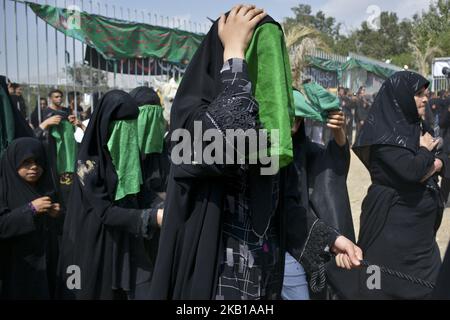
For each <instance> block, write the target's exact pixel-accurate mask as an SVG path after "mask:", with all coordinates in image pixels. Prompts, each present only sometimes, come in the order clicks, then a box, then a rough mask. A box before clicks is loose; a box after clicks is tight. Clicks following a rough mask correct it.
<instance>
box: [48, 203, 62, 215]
mask: <svg viewBox="0 0 450 320" xmlns="http://www.w3.org/2000/svg"><path fill="white" fill-rule="evenodd" d="M48 215H49V216H50V217H52V218H58V217H59V216H60V215H61V205H60V204H59V203H52V206H51V208H50V209H49V210H48Z"/></svg>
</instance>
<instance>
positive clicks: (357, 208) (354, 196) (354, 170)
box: [347, 152, 450, 256]
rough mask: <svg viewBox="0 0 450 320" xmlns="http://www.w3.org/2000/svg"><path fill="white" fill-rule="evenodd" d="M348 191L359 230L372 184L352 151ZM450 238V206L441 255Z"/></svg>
mask: <svg viewBox="0 0 450 320" xmlns="http://www.w3.org/2000/svg"><path fill="white" fill-rule="evenodd" d="M347 184H348V192H349V196H350V204H351V206H352V213H353V223H354V225H355V232H356V235H358V232H359V215H360V213H361V203H362V201H363V199H364V197H365V196H366V193H367V189H368V188H369V186H370V177H369V173H368V172H367V170H366V168H365V167H364V165H363V164H362V162H361V161H359V159H358V157H357V156H356V155H355V154H354V153H353V152H352V158H351V164H350V173H349V176H348V180H347ZM449 239H450V208H448V209H446V210H445V212H444V218H443V220H442V224H441V227H440V229H439V232H438V235H437V239H436V240H437V242H438V244H439V248H440V250H441V255H442V256H444V254H445V250H446V249H447V245H448V243H449Z"/></svg>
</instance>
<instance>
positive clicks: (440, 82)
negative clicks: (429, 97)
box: [431, 77, 450, 92]
mask: <svg viewBox="0 0 450 320" xmlns="http://www.w3.org/2000/svg"><path fill="white" fill-rule="evenodd" d="M431 90H432V91H433V92H439V91H441V90H450V78H447V77H434V78H433V82H432V89H431Z"/></svg>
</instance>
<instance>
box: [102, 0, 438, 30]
mask: <svg viewBox="0 0 450 320" xmlns="http://www.w3.org/2000/svg"><path fill="white" fill-rule="evenodd" d="M102 1H104V3H106V1H105V0H102ZM430 2H431V0H256V1H253V3H254V4H255V5H257V6H259V7H261V8H264V9H266V11H267V12H268V13H269V14H270V15H272V16H273V17H274V18H275V19H277V20H282V19H283V18H285V17H287V16H291V15H292V11H291V8H292V7H295V6H297V5H298V4H299V3H303V4H309V5H311V7H312V9H313V12H314V13H315V12H317V11H319V10H322V11H323V12H325V14H326V15H327V16H333V17H335V18H336V19H337V20H338V21H339V22H342V23H343V24H344V25H345V26H346V27H347V28H348V29H349V30H351V29H354V28H356V27H358V26H360V25H361V22H362V21H364V20H366V19H370V17H371V16H373V15H374V14H376V13H377V12H378V11H379V12H381V11H394V12H396V13H397V15H398V16H399V17H400V18H410V17H412V16H413V15H414V14H415V13H416V12H420V11H421V10H423V9H426V8H428V6H429V4H430ZM107 3H108V4H109V6H111V5H116V6H125V7H126V6H132V7H133V8H137V9H145V10H149V11H154V12H158V13H159V14H161V15H164V16H175V17H177V18H182V19H188V20H192V21H195V22H200V23H204V22H207V20H206V17H210V18H215V17H218V16H219V15H220V14H221V13H223V12H225V11H227V10H229V9H230V8H231V7H232V6H233V5H235V4H236V3H239V2H238V1H236V0H209V1H207V0H202V1H198V0H166V1H161V0H159V1H154V0H151V1H148V0H129V1H125V0H111V1H107ZM244 3H245V2H244ZM374 6H375V7H374Z"/></svg>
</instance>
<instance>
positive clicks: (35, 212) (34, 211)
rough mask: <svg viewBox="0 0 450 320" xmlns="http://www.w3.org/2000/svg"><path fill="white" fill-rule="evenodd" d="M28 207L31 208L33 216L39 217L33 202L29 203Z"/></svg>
mask: <svg viewBox="0 0 450 320" xmlns="http://www.w3.org/2000/svg"><path fill="white" fill-rule="evenodd" d="M28 207H30V210H31V211H32V212H33V215H37V214H38V212H37V210H36V208H35V207H34V205H33V203H32V202H29V203H28Z"/></svg>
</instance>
